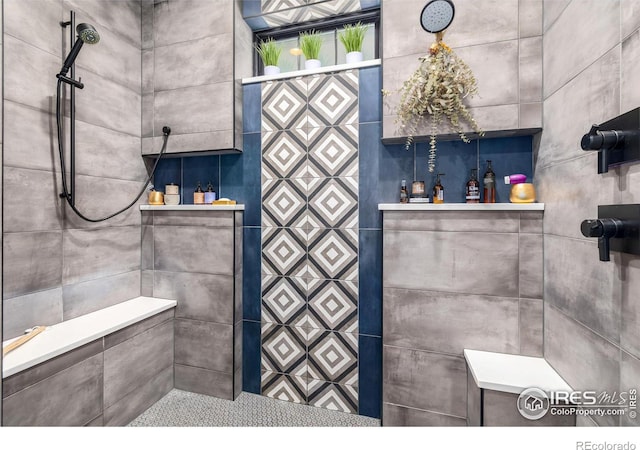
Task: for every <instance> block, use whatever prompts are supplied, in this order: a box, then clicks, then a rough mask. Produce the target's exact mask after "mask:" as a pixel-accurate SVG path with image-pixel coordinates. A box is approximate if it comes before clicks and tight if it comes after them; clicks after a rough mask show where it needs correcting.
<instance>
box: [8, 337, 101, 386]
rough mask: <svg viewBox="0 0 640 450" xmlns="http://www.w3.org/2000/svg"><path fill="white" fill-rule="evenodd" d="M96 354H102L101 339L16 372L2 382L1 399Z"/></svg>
mask: <svg viewBox="0 0 640 450" xmlns="http://www.w3.org/2000/svg"><path fill="white" fill-rule="evenodd" d="M98 353H102V339H98V340H95V341H93V342H90V343H88V344H86V345H83V346H82V347H78V348H76V349H74V350H71V351H69V352H66V353H63V354H62V355H60V356H56V357H55V358H52V359H50V360H48V361H45V362H44V363H41V364H38V365H36V366H34V367H31V368H29V369H26V370H23V371H22V372H18V373H17V374H15V375H12V376H10V377H8V378H5V379H4V380H2V395H3V397H8V396H9V395H12V394H15V393H16V392H18V391H21V390H23V389H25V388H27V387H29V386H32V385H34V384H36V383H39V382H40V381H42V380H45V379H47V378H49V377H50V376H53V375H55V374H56V373H58V372H60V371H62V370H65V369H68V368H69V367H71V366H74V365H76V364H78V363H79V362H82V361H84V360H86V359H88V358H91V357H92V356H95V355H97V354H98Z"/></svg>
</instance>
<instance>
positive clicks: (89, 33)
mask: <svg viewBox="0 0 640 450" xmlns="http://www.w3.org/2000/svg"><path fill="white" fill-rule="evenodd" d="M76 32H77V33H78V38H80V40H82V42H84V43H85V44H97V43H98V42H100V35H99V34H98V32H97V31H96V29H95V28H94V27H93V25H89V24H88V23H79V24H78V26H77V27H76Z"/></svg>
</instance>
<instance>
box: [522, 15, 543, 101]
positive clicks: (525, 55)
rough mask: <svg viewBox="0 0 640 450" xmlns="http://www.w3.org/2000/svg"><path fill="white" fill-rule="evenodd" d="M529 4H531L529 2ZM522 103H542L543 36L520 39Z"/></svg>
mask: <svg viewBox="0 0 640 450" xmlns="http://www.w3.org/2000/svg"><path fill="white" fill-rule="evenodd" d="M527 3H529V2H527ZM519 57H520V72H519V74H520V80H519V83H520V102H521V103H527V102H541V101H542V36H537V37H530V38H527V39H520V42H519Z"/></svg>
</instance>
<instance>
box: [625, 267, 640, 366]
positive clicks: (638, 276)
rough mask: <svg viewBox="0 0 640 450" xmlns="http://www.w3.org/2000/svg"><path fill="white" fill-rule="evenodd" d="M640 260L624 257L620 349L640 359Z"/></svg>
mask: <svg viewBox="0 0 640 450" xmlns="http://www.w3.org/2000/svg"><path fill="white" fill-rule="evenodd" d="M638 292H640V259H639V258H638V257H636V256H631V255H626V254H623V255H622V313H621V319H622V324H621V327H620V347H622V349H623V350H625V351H627V352H629V353H631V354H632V355H634V356H635V357H636V358H640V301H638Z"/></svg>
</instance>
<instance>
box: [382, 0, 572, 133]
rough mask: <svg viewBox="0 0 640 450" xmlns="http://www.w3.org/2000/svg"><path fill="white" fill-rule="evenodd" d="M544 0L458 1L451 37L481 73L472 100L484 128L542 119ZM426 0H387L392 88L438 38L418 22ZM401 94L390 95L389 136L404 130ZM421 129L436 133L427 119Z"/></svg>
mask: <svg viewBox="0 0 640 450" xmlns="http://www.w3.org/2000/svg"><path fill="white" fill-rule="evenodd" d="M542 1H543V0H504V1H501V2H499V3H500V6H499V7H497V6H496V3H495V1H494V0H461V1H458V2H456V5H455V6H456V14H455V18H454V21H453V23H452V24H451V26H450V27H449V28H448V29H447V31H446V34H445V37H444V41H445V42H446V43H447V44H448V45H450V46H451V47H452V48H453V49H454V50H455V51H456V53H457V54H458V55H459V56H460V57H461V58H462V59H463V60H464V61H465V62H466V63H467V64H468V65H469V67H470V68H471V70H472V71H473V72H474V74H475V76H476V79H477V81H478V89H479V95H478V96H476V97H475V98H473V99H470V100H469V102H468V105H469V106H470V107H471V109H472V114H473V115H474V117H475V118H476V121H477V122H478V124H479V125H480V127H481V128H482V129H484V130H485V131H488V130H509V129H517V128H539V127H541V126H542V108H541V102H542V24H543V22H542V20H543V8H542ZM424 4H425V2H424V1H422V0H406V1H394V0H382V36H384V39H383V40H382V41H381V45H382V49H381V54H382V63H383V64H382V66H383V87H384V88H385V89H387V90H390V91H394V90H396V89H398V88H400V87H401V85H402V83H403V82H404V81H405V80H406V79H407V78H408V77H409V75H410V74H411V73H412V72H413V71H414V70H415V69H416V68H417V67H418V64H419V62H418V58H420V57H422V56H424V55H425V53H426V52H427V50H428V46H429V45H430V44H431V43H432V42H433V41H434V40H435V39H434V36H433V35H431V34H429V33H427V32H426V31H424V30H423V29H422V27H420V25H419V20H418V18H419V17H420V12H421V11H422V8H424ZM407 20H409V21H410V22H409V25H407ZM575 42H576V45H577V43H578V42H581V41H579V40H575ZM399 97H400V96H399V95H393V96H391V97H388V108H385V110H384V117H383V137H385V138H391V137H397V136H402V133H401V131H399V130H398V127H397V125H396V124H395V123H394V121H395V118H396V116H395V112H394V110H395V106H396V105H397V104H398V102H399ZM418 131H419V134H429V127H428V125H426V124H425V126H422V127H419V130H418ZM441 132H442V133H446V132H449V130H447V129H445V128H443V129H442V130H441Z"/></svg>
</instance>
